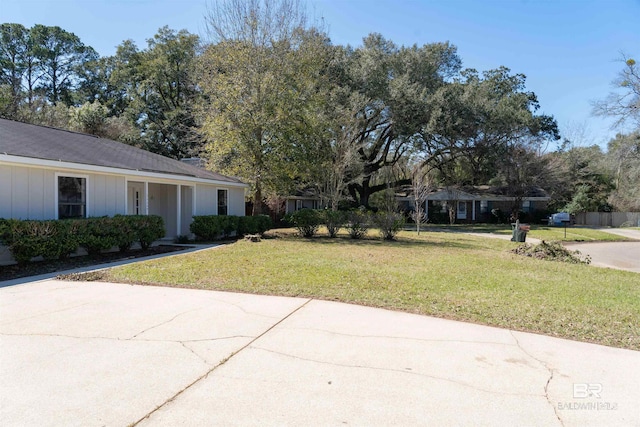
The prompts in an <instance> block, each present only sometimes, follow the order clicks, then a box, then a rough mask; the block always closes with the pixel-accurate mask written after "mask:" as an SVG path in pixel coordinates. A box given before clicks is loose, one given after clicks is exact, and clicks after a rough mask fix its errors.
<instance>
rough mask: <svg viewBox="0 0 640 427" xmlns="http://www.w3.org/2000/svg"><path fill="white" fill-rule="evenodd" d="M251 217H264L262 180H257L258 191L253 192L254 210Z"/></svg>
mask: <svg viewBox="0 0 640 427" xmlns="http://www.w3.org/2000/svg"><path fill="white" fill-rule="evenodd" d="M251 215H253V216H256V215H262V186H261V184H260V180H256V189H255V191H254V192H253V208H252V209H251Z"/></svg>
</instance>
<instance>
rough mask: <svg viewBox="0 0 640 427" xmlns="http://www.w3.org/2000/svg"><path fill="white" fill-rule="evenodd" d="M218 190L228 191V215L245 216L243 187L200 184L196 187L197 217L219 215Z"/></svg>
mask: <svg viewBox="0 0 640 427" xmlns="http://www.w3.org/2000/svg"><path fill="white" fill-rule="evenodd" d="M218 190H227V215H236V216H244V214H245V203H244V193H245V189H244V188H243V187H240V188H238V187H225V186H223V185H208V184H198V185H197V186H196V203H195V205H196V213H195V214H196V215H217V214H218Z"/></svg>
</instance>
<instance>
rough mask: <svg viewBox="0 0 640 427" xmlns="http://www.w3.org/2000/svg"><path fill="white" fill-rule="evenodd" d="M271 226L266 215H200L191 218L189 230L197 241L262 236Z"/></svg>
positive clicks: (269, 219) (269, 218)
mask: <svg viewBox="0 0 640 427" xmlns="http://www.w3.org/2000/svg"><path fill="white" fill-rule="evenodd" d="M272 226H273V225H272V223H271V217H269V216H268V215H257V216H235V215H202V216H194V217H193V222H192V223H191V226H190V230H191V232H192V233H193V234H195V235H196V237H197V238H198V239H199V240H216V239H220V238H226V237H229V236H231V235H235V236H243V235H245V234H262V233H264V232H265V231H267V230H269V229H270V228H271V227H272Z"/></svg>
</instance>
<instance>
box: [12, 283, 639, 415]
mask: <svg viewBox="0 0 640 427" xmlns="http://www.w3.org/2000/svg"><path fill="white" fill-rule="evenodd" d="M0 340H1V341H0V424H1V425H3V426H47V425H51V426H59V425H65V426H73V425H78V426H105V425H108V426H126V425H141V426H146V425H149V426H157V425H160V426H176V425H188V426H191V425H193V426H199V425H202V426H204V425H206V426H210V425H304V426H308V425H332V426H333V425H368V426H371V425H380V426H388V425H469V426H471V425H473V426H477V425H496V426H504V425H518V426H527V425H532V426H533V425H536V426H540V425H545V426H553V425H557V426H585V425H593V426H602V425H617V426H620V425H629V426H631V425H636V426H637V425H640V411H639V410H638V402H639V401H640V387H639V386H638V385H639V384H640V369H638V366H640V352H636V351H630V350H622V349H615V348H609V347H603V346H598V345H593V344H586V343H579V342H572V341H566V340H561V339H557V338H551V337H546V336H540V335H534V334H528V333H521V332H513V331H508V330H504V329H497V328H491V327H486V326H479V325H474V324H467V323H461V322H454V321H449V320H443V319H436V318H431V317H426V316H418V315H413V314H407V313H398V312H392V311H386V310H380V309H373V308H367V307H360V306H354V305H347V304H341V303H335V302H327V301H317V300H309V299H304V298H281V297H267V296H256V295H243V294H233V293H223V292H211V291H199V290H188V289H176V288H161V287H145V286H131V285H122V284H107V283H97V282H94V283H82V282H62V281H42V282H35V283H29V284H24V285H18V286H11V287H6V288H2V289H0Z"/></svg>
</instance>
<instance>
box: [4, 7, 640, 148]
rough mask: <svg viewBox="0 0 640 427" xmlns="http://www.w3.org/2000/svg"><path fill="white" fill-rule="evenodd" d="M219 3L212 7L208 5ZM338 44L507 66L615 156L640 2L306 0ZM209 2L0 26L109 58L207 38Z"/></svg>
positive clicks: (67, 10)
mask: <svg viewBox="0 0 640 427" xmlns="http://www.w3.org/2000/svg"><path fill="white" fill-rule="evenodd" d="M209 1H211V0H209ZM307 6H308V9H309V10H308V14H309V16H310V17H311V18H315V19H321V18H322V19H323V20H324V22H325V25H326V27H327V29H328V31H329V35H330V37H331V39H332V40H333V42H334V43H335V44H351V45H352V46H357V45H359V44H360V43H361V40H362V38H363V37H365V36H366V35H367V34H369V33H371V32H378V33H381V34H382V35H383V36H385V37H386V38H387V39H389V40H392V41H394V42H395V43H396V44H398V45H413V44H418V45H421V44H425V43H430V42H437V41H445V40H448V41H450V42H451V43H453V44H454V45H456V46H457V47H458V53H459V55H460V56H461V58H462V61H463V65H464V66H465V67H471V68H476V69H478V70H481V71H482V70H487V69H491V68H496V67H498V66H500V65H505V66H507V67H509V68H511V70H512V71H513V72H517V73H523V74H525V75H526V76H527V88H528V90H531V91H533V92H535V93H536V94H537V95H538V99H539V101H540V105H541V109H540V111H541V112H543V113H545V114H551V115H553V116H555V117H556V119H557V121H558V124H559V125H560V129H561V131H562V132H563V134H565V135H568V136H571V135H575V134H576V133H577V132H576V130H577V129H580V128H584V129H585V132H584V136H583V138H582V141H578V142H582V143H589V144H590V143H597V144H600V145H602V146H603V147H604V146H606V142H607V141H608V140H609V138H611V137H613V136H614V135H615V133H616V131H615V130H611V129H610V128H609V126H610V123H611V120H606V119H601V118H597V117H593V116H592V115H591V105H590V102H591V101H593V100H597V99H602V98H604V97H606V95H607V93H609V91H610V90H611V86H610V83H611V81H612V80H613V79H614V78H615V77H616V74H617V72H618V71H619V70H620V69H621V68H622V64H621V63H620V62H617V60H618V59H619V58H620V53H621V52H625V53H626V54H628V55H630V56H632V57H635V58H636V59H639V58H640V25H639V23H638V22H639V21H640V20H639V18H640V0H600V1H590V0H476V1H473V0H449V1H447V0H307ZM206 10H207V1H206V0H0V22H17V23H20V24H23V25H24V26H26V27H30V26H32V25H34V24H44V25H58V26H60V27H62V28H63V29H65V30H67V31H70V32H73V33H75V34H76V35H77V36H78V37H80V39H81V40H82V41H83V42H84V43H85V44H87V45H89V46H92V47H93V48H94V49H96V50H97V51H98V52H99V53H100V55H103V56H104V55H112V54H113V53H114V52H115V47H116V46H117V45H118V44H120V43H121V42H122V41H123V40H125V39H132V40H134V41H135V42H136V44H137V45H138V47H141V48H142V47H145V46H146V39H148V38H151V37H152V36H153V35H154V34H155V33H156V31H157V30H158V28H160V27H162V26H164V25H168V26H169V27H170V28H172V29H176V30H180V29H187V30H188V31H190V32H192V33H196V34H200V35H204V34H203V30H204V26H203V22H204V21H203V19H204V15H205V13H206Z"/></svg>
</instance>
